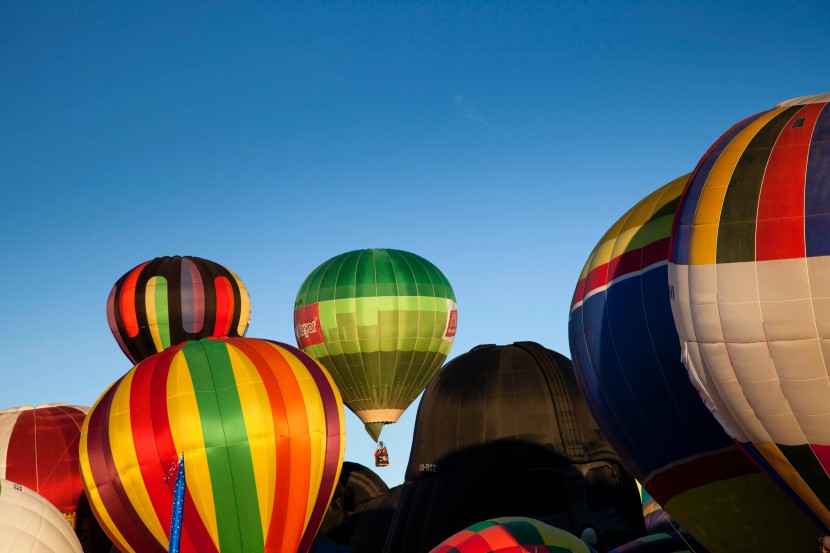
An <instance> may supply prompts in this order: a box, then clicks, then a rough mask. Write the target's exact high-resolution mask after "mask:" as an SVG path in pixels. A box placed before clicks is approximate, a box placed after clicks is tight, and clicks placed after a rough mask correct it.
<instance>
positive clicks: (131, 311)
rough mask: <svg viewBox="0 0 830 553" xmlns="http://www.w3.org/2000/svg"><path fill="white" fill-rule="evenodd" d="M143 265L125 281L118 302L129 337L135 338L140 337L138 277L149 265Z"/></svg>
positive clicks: (134, 270)
mask: <svg viewBox="0 0 830 553" xmlns="http://www.w3.org/2000/svg"><path fill="white" fill-rule="evenodd" d="M148 263H150V262H149V261H148V262H147V263H142V264H141V265H139V266H138V267H136V268H135V269H133V270H132V271H131V272H130V274H128V275H127V278H126V279H124V284H123V285H122V286H121V296H120V298H119V301H118V306H119V308H120V309H121V322H122V323H123V324H124V328H125V330H126V331H127V336H129V337H130V338H135V337H136V336H138V330H139V329H138V314H137V313H136V310H135V288H136V283H137V282H138V276H139V275H140V274H141V271H142V270H143V269H144V267H146V266H147V264H148Z"/></svg>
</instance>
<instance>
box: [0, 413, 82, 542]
mask: <svg viewBox="0 0 830 553" xmlns="http://www.w3.org/2000/svg"><path fill="white" fill-rule="evenodd" d="M88 409H89V408H88V407H79V406H76V405H67V404H65V403H54V404H49V405H39V406H37V407H32V406H25V407H14V408H11V409H5V410H3V411H0V478H5V479H7V480H12V481H14V482H16V483H18V484H22V485H24V486H26V487H27V488H29V489H31V490H33V491H35V492H36V493H38V494H40V495H42V496H43V497H45V498H46V499H47V500H48V501H50V502H51V503H52V504H53V505H55V506H56V507H57V508H58V510H59V511H60V512H61V513H63V515H64V517H66V520H67V522H69V523H70V526H71V527H72V528H74V527H75V518H76V513H77V510H78V502H79V500H80V498H81V496H82V495H83V493H84V488H83V483H82V482H81V469H80V465H79V461H78V444H79V443H80V439H81V427H82V426H83V424H84V417H86V412H87V410H88Z"/></svg>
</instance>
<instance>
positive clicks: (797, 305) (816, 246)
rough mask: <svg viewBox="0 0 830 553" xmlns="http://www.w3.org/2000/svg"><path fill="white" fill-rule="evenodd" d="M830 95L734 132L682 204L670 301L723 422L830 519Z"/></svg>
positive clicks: (704, 391)
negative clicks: (748, 442)
mask: <svg viewBox="0 0 830 553" xmlns="http://www.w3.org/2000/svg"><path fill="white" fill-rule="evenodd" d="M828 102H830V94H825V95H821V96H813V97H802V98H797V99H795V100H792V101H789V102H784V103H783V104H780V105H779V106H777V107H775V108H773V109H771V110H769V111H765V112H762V113H759V114H757V115H754V116H752V117H749V118H747V119H745V120H743V121H741V122H740V123H738V124H736V125H735V126H733V127H732V128H731V129H729V130H728V131H727V132H726V133H725V134H724V135H723V136H721V137H720V138H719V139H718V140H717V142H715V144H714V145H713V146H712V147H711V148H710V149H709V151H708V152H707V153H706V154H705V155H704V156H703V158H702V159H701V160H700V162H699V164H698V166H697V168H696V169H695V172H694V173H693V175H692V178H691V180H690V181H689V184H688V185H687V187H686V190H685V192H684V193H683V197H682V199H681V203H680V207H679V208H678V216H677V219H676V221H675V227H674V231H673V243H672V248H671V251H670V257H669V262H670V265H669V284H670V286H671V294H672V299H671V307H672V311H673V314H674V319H675V323H676V326H677V330H678V333H679V335H680V339H681V341H682V343H683V355H684V360H685V364H686V368H687V369H688V371H689V374H690V376H691V378H692V380H693V381H694V382H695V383H696V385H697V386H698V388H699V389H700V392H701V395H702V396H703V397H704V399H705V400H706V402H707V406H709V408H710V409H711V410H712V412H713V413H714V415H715V416H716V417H717V418H718V420H719V421H720V423H721V425H722V426H723V427H724V429H725V430H726V431H727V432H728V433H730V434H731V435H732V436H734V437H735V438H737V439H739V440H746V441H750V442H751V443H752V445H753V446H754V451H755V454H756V460H757V462H758V463H759V464H761V465H762V466H764V465H766V466H768V467H772V473H773V475H774V476H775V477H776V478H778V479H779V481H780V482H781V483H782V484H783V485H785V486H788V487H789V488H791V489H792V490H793V491H794V492H795V493H796V494H797V495H798V496H799V497H800V498H801V500H803V502H804V503H805V504H806V505H807V506H808V507H809V509H810V510H811V511H812V513H814V514H815V515H816V516H817V517H818V518H819V519H821V521H822V522H823V523H824V525H825V527H830V478H829V477H828V471H830V378H829V377H828V374H830V370H829V369H830V106H829V105H828Z"/></svg>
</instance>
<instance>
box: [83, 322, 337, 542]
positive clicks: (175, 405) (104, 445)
mask: <svg viewBox="0 0 830 553" xmlns="http://www.w3.org/2000/svg"><path fill="white" fill-rule="evenodd" d="M344 432H345V430H344V420H343V405H342V401H341V399H340V395H339V393H338V391H337V388H336V386H335V385H334V383H333V382H332V380H331V377H330V376H329V375H328V373H327V372H326V371H325V369H324V368H323V367H321V366H320V365H319V364H318V363H317V362H316V361H314V360H313V359H311V358H310V357H309V356H307V355H305V354H304V353H303V352H301V351H299V350H298V349H296V348H294V347H292V346H288V345H285V344H279V343H277V342H269V341H265V340H256V339H252V338H223V339H203V340H200V341H191V342H186V343H185V344H181V345H179V346H174V347H171V348H168V349H167V350H165V351H164V352H162V353H160V354H157V355H154V356H152V357H149V358H147V359H145V360H144V361H142V362H141V363H139V364H138V365H136V366H135V367H134V368H133V369H132V370H130V371H129V372H128V373H127V374H126V375H124V376H123V377H122V378H121V379H120V380H118V381H117V382H116V383H115V384H113V385H112V386H111V387H110V388H109V389H108V390H107V391H106V392H105V393H104V394H103V395H102V396H101V397H100V398H99V399H98V401H97V402H96V404H95V405H94V406H93V407H92V410H91V411H90V413H89V416H88V417H87V420H86V422H85V423H84V428H83V434H82V438H81V470H82V475H83V479H84V488H85V489H86V492H87V495H88V497H89V499H90V504H91V505H92V507H93V510H94V511H95V513H96V516H97V517H98V519H99V520H100V521H101V523H102V526H103V527H104V528H105V529H106V531H107V533H108V535H109V536H110V538H111V539H112V540H113V542H114V543H116V544H117V545H118V546H119V548H120V549H121V550H122V551H124V552H127V551H131V552H140V553H152V552H159V553H161V552H164V551H167V546H168V539H169V531H170V524H171V513H172V503H173V493H172V490H173V480H175V479H174V478H170V477H169V476H170V474H169V471H170V469H171V468H172V467H173V466H175V464H176V461H177V459H178V458H179V456H180V455H181V454H184V464H185V467H186V470H185V475H186V484H187V488H186V493H185V499H184V517H183V524H182V536H181V551H182V552H188V553H210V552H218V551H220V550H221V551H222V552H223V553H231V552H242V551H266V552H276V551H280V552H282V551H292V552H293V551H300V552H303V551H307V550H308V548H309V547H310V545H311V541H312V539H313V537H314V534H315V532H316V531H317V528H318V527H319V525H320V521H321V520H322V517H323V514H324V513H325V510H326V507H327V506H328V503H329V500H330V499H331V496H332V493H333V490H334V486H335V484H336V482H337V479H338V474H339V471H340V467H341V464H342V462H343V452H344V448H345V440H344V436H345V435H344Z"/></svg>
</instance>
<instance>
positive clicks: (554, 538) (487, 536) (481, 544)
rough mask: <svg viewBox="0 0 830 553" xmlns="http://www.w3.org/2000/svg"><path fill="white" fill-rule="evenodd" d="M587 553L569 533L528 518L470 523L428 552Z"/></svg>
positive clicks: (585, 546)
mask: <svg viewBox="0 0 830 553" xmlns="http://www.w3.org/2000/svg"><path fill="white" fill-rule="evenodd" d="M521 551H529V552H532V551H556V552H557V553H589V551H590V550H589V549H588V546H587V545H585V544H584V543H583V542H582V541H580V539H579V538H577V537H576V536H574V535H573V534H569V533H568V532H565V531H564V530H560V529H559V528H555V527H553V526H550V525H547V524H545V523H543V522H540V521H538V520H535V519H532V518H524V517H503V518H494V519H489V520H485V521H483V522H479V523H477V524H473V525H472V526H470V527H468V528H466V529H464V530H462V531H460V532H458V533H457V534H454V535H452V536H450V537H449V538H447V539H446V540H444V541H443V542H441V544H440V545H438V546H437V547H435V548H434V549H433V550H432V551H430V553H483V552H487V553H519V552H521Z"/></svg>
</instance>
